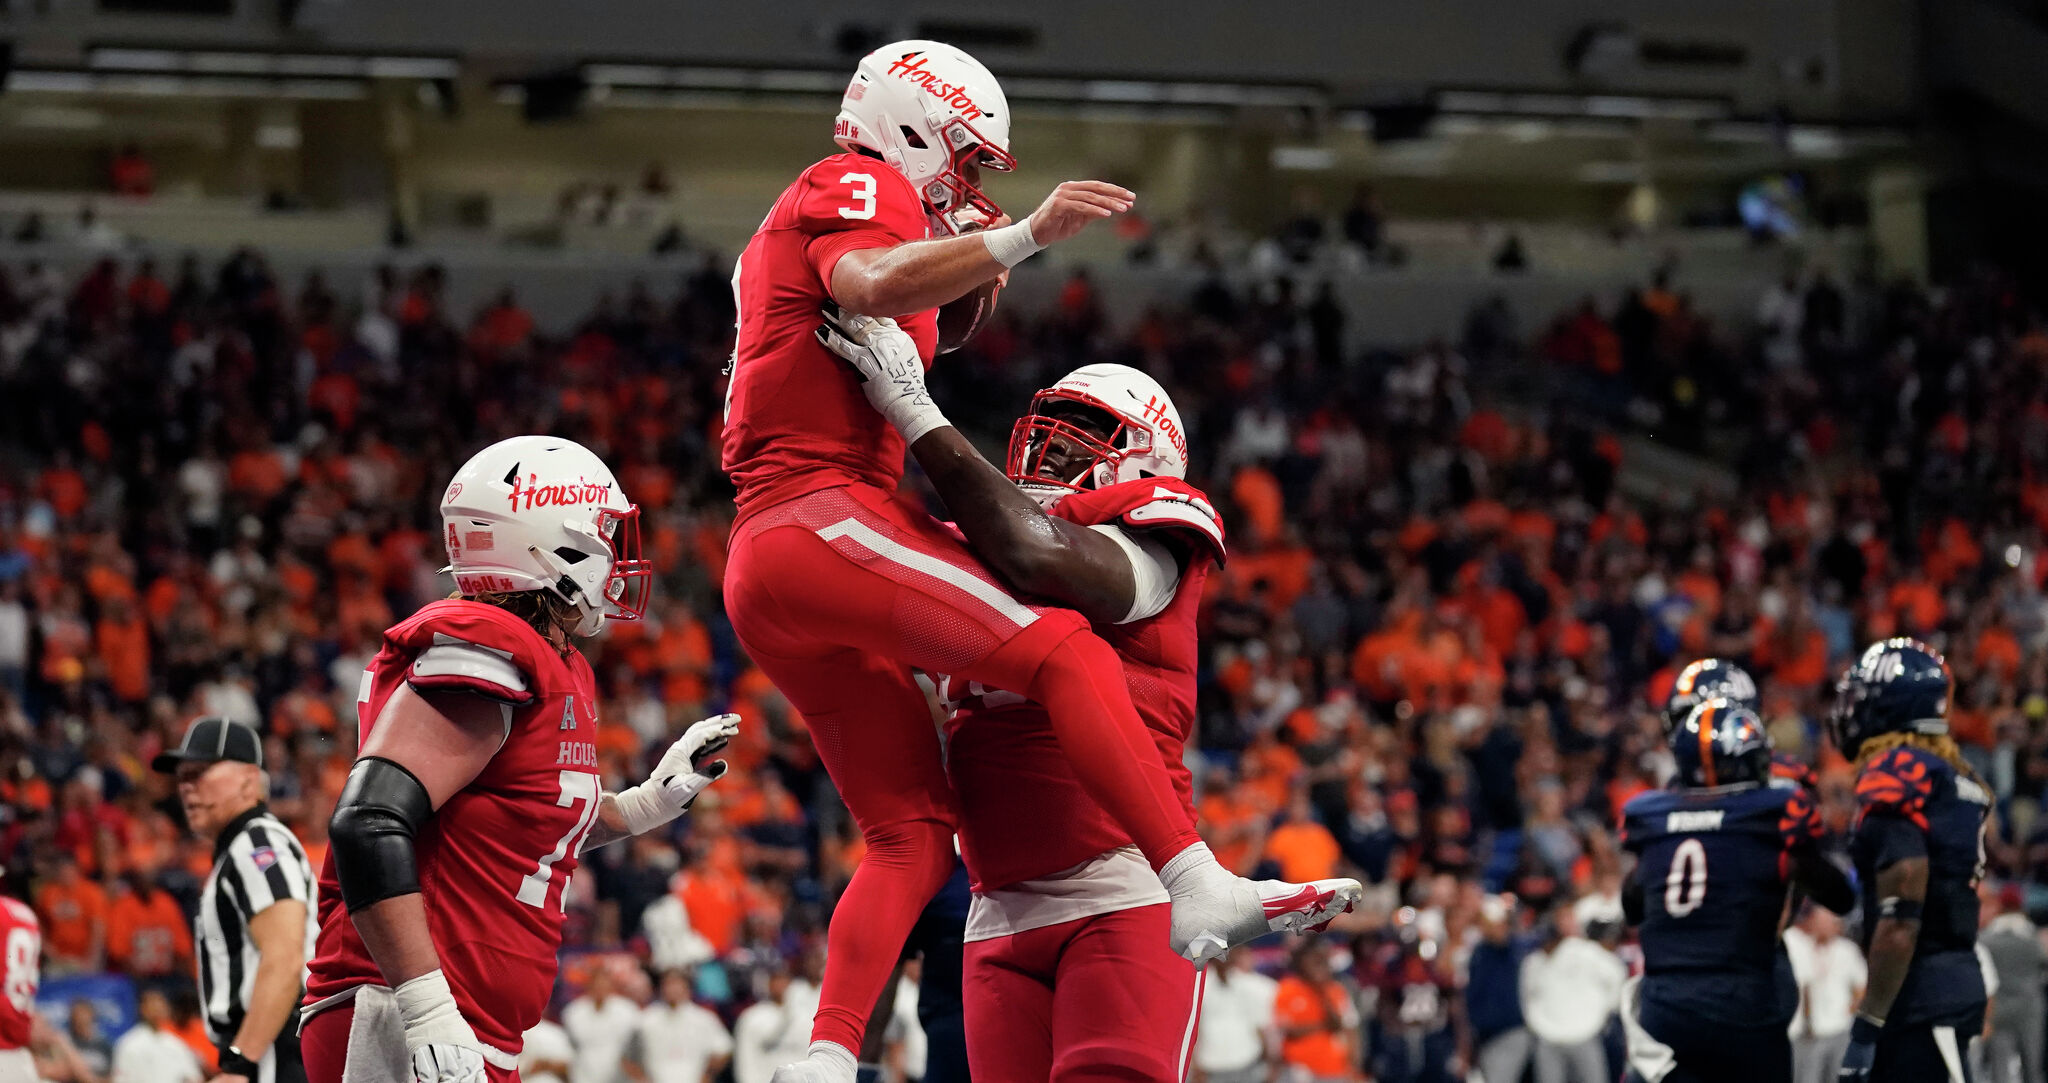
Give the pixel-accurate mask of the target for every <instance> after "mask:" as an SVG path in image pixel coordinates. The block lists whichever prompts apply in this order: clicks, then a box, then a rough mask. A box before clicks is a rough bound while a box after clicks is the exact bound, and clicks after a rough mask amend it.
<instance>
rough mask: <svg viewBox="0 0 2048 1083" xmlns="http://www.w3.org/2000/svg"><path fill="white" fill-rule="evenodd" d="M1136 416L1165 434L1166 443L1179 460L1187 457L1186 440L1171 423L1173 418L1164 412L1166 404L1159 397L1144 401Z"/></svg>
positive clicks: (1178, 428) (1178, 427) (1177, 427)
mask: <svg viewBox="0 0 2048 1083" xmlns="http://www.w3.org/2000/svg"><path fill="white" fill-rule="evenodd" d="M1138 415H1139V416H1140V417H1143V418H1144V419H1145V420H1147V421H1149V422H1151V423H1152V427H1153V428H1155V429H1158V430H1159V431H1160V432H1162V433H1165V434H1166V441H1167V443H1170V444H1172V445H1173V450H1174V451H1176V452H1178V453H1179V454H1180V457H1181V458H1183V459H1185V458H1187V457H1188V438H1187V437H1185V436H1183V435H1181V431H1180V426H1179V425H1176V424H1174V423H1173V416H1172V415H1170V414H1168V413H1167V412H1166V404H1165V403H1164V402H1161V401H1160V400H1159V396H1157V395H1154V396H1152V397H1151V398H1149V399H1147V400H1145V405H1144V407H1143V408H1142V409H1140V410H1139V411H1138Z"/></svg>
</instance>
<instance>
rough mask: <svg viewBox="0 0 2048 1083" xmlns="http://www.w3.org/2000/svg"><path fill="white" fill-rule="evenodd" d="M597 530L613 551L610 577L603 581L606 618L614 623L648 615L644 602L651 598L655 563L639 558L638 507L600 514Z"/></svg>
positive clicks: (640, 556)
mask: <svg viewBox="0 0 2048 1083" xmlns="http://www.w3.org/2000/svg"><path fill="white" fill-rule="evenodd" d="M597 529H598V532H599V533H600V534H602V535H603V536H604V539H605V544H607V545H609V546H611V550H612V574H611V578H609V579H607V580H605V584H604V596H605V600H606V601H608V602H610V603H611V607H610V608H609V609H608V610H607V611H606V612H605V616H607V617H609V618H611V619H613V620H639V619H640V618H642V617H645V616H646V615H647V603H648V602H650V601H652V600H653V598H654V562H653V561H651V560H648V559H646V558H645V557H643V556H642V555H641V550H640V506H639V505H638V504H634V505H631V506H629V507H627V509H626V510H625V511H623V512H616V511H600V512H598V513H597Z"/></svg>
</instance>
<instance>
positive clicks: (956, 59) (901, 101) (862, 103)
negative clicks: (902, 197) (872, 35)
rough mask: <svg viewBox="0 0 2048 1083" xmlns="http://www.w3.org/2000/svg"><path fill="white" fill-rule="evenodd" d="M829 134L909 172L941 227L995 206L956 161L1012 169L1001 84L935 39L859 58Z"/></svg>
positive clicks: (992, 211) (983, 215) (987, 215)
mask: <svg viewBox="0 0 2048 1083" xmlns="http://www.w3.org/2000/svg"><path fill="white" fill-rule="evenodd" d="M832 139H833V142H836V143H838V144H839V145H840V146H841V147H844V148H845V149H847V150H851V151H862V150H864V151H867V152H868V153H870V154H873V155H874V156H876V157H878V158H880V159H881V160H882V161H884V162H887V163H888V164H889V166H890V167H891V168H893V169H895V170H896V171H897V172H898V173H901V174H903V175H904V176H905V177H907V178H909V179H910V183H911V186H912V187H914V188H916V189H917V192H918V195H919V196H920V197H921V198H922V199H923V200H924V205H925V210H926V212H927V213H928V214H929V215H930V216H931V218H932V221H933V222H934V223H935V224H937V225H938V226H939V227H940V228H942V229H944V230H945V231H946V232H948V233H959V232H962V229H963V227H964V226H966V225H968V224H970V223H973V224H985V223H986V222H987V221H988V220H989V219H992V218H994V217H995V216H996V215H998V214H1001V213H1002V211H1001V210H999V209H998V208H997V207H996V205H995V203H994V202H993V201H992V200H990V199H989V198H988V197H987V196H985V195H982V194H981V189H979V188H977V187H975V186H974V185H973V184H970V183H968V181H967V179H966V178H965V177H962V176H961V175H960V166H961V164H962V163H964V162H967V161H974V162H975V163H977V164H978V165H980V166H981V168H983V169H991V170H995V171H997V172H1000V173H1007V172H1009V171H1011V170H1013V169H1015V168H1017V160H1016V159H1015V158H1012V157H1011V156H1010V102H1009V100H1008V99H1007V98H1005V97H1003V88H1002V87H1001V86H1000V85H998V84H997V83H996V77H995V76H993V75H991V74H989V70H988V69H987V68H985V67H982V66H981V61H979V60H976V59H974V58H973V57H971V56H968V55H967V54H966V53H964V52H962V51H961V50H959V49H956V48H954V47H953V46H951V45H947V44H945V43H944V42H938V41H917V40H911V41H899V42H896V43H894V44H891V45H884V46H882V47H881V48H879V49H876V50H875V51H874V52H872V53H869V54H868V55H866V56H864V57H862V58H861V61H860V66H859V67H856V68H855V69H854V71H853V81H852V82H850V83H848V84H847V85H846V96H845V97H844V98H843V99H841V100H840V103H839V117H838V119H837V120H836V121H834V122H833V125H832ZM970 211H971V212H972V213H969V212H970Z"/></svg>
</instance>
